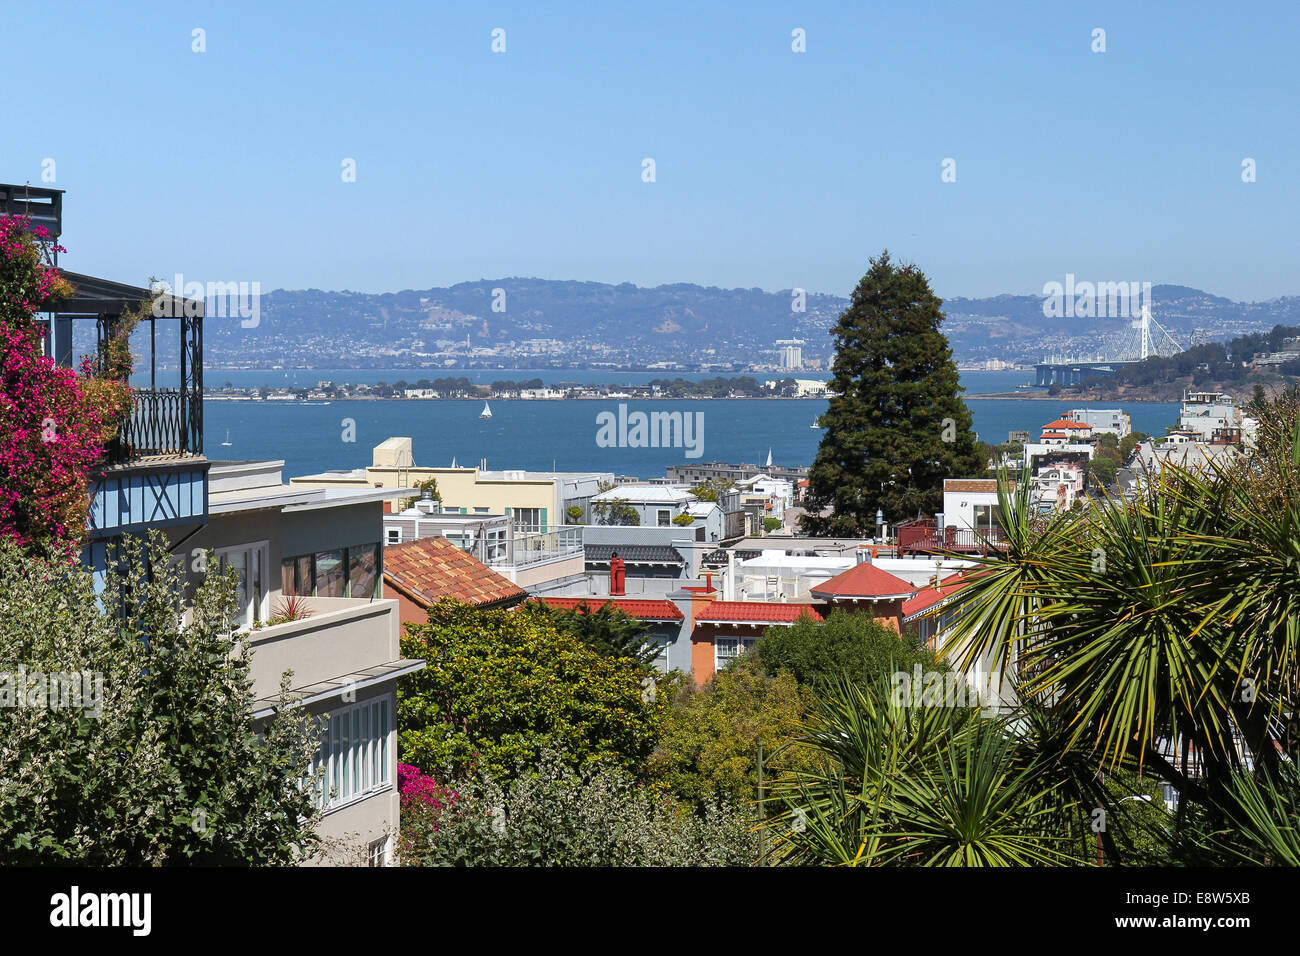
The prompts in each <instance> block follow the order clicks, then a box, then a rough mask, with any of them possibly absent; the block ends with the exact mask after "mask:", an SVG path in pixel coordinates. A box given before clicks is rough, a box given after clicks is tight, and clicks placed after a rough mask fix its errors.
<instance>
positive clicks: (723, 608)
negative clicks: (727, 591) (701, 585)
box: [695, 601, 824, 624]
mask: <svg viewBox="0 0 1300 956" xmlns="http://www.w3.org/2000/svg"><path fill="white" fill-rule="evenodd" d="M802 614H811V615H812V617H813V620H816V621H820V620H823V619H824V615H823V614H822V612H821V609H820V608H819V607H818V606H817V605H815V604H769V603H767V602H765V601H712V602H710V603H709V606H708V607H707V608H705V610H704V612H703V613H702V614H700V616H699V617H697V618H696V619H695V620H696V622H697V623H699V624H713V623H737V624H739V623H756V624H793V623H794V622H795V621H797V620H799V617H800V615H802Z"/></svg>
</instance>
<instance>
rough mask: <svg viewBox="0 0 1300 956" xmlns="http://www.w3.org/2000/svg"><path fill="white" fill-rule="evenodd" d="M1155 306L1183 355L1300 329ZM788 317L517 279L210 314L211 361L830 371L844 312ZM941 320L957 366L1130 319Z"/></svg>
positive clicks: (1091, 345)
mask: <svg viewBox="0 0 1300 956" xmlns="http://www.w3.org/2000/svg"><path fill="white" fill-rule="evenodd" d="M495 290H501V291H500V292H497V291H495ZM1152 298H1153V301H1154V312H1155V315H1156V317H1157V319H1158V320H1159V321H1160V323H1161V324H1162V325H1164V326H1165V328H1167V329H1169V330H1170V331H1171V332H1172V333H1173V334H1174V335H1175V336H1176V337H1178V338H1179V339H1180V342H1181V344H1183V345H1184V346H1187V345H1191V344H1194V343H1195V342H1200V341H1212V340H1223V339H1227V338H1230V337H1231V336H1234V335H1239V334H1242V333H1246V332H1255V331H1260V330H1265V329H1269V328H1272V327H1273V326H1274V325H1278V324H1282V325H1294V324H1300V297H1294V296H1293V297H1287V298H1283V299H1275V300H1272V301H1269V302H1257V303H1239V302H1233V301H1231V300H1229V299H1224V298H1221V297H1219V296H1213V295H1210V294H1208V293H1205V292H1201V291H1199V290H1196V289H1189V288H1186V287H1183V286H1156V287H1155V288H1154V289H1153V294H1152ZM793 303H794V298H793V295H792V292H791V290H783V291H778V292H765V291H763V290H761V289H720V288H716V287H712V286H709V287H705V286H698V285H692V284H687V283H678V284H674V285H661V286H656V287H654V288H641V287H639V286H635V285H632V284H631V283H623V284H621V285H609V284H606V283H600V282H576V281H567V280H547V279H531V278H517V277H516V278H504V279H482V280H479V281H477V282H462V283H459V284H457V285H454V286H451V287H450V288H430V289H423V290H406V291H402V292H391V293H382V294H369V293H358V292H349V291H342V292H327V291H322V290H319V289H307V290H286V289H277V290H275V291H273V292H269V293H265V294H263V296H262V298H261V303H260V321H259V324H258V325H257V327H255V328H251V329H246V328H243V327H242V325H241V323H240V321H239V320H238V319H237V318H221V317H218V316H215V315H212V314H210V317H209V319H208V320H207V321H206V322H205V346H204V347H205V357H206V360H207V362H208V363H209V364H212V365H260V366H266V365H272V364H283V365H290V366H291V365H307V366H319V367H328V366H335V367H371V368H373V367H418V366H426V367H431V368H441V367H447V368H451V367H472V366H476V365H477V366H488V367H497V366H502V367H505V368H552V367H554V368H564V367H591V366H611V367H625V368H643V367H646V366H650V365H654V364H656V363H660V364H665V363H666V367H667V368H673V367H681V368H692V369H693V368H698V367H701V366H705V367H716V368H718V369H720V370H725V369H728V368H732V369H742V368H745V367H747V366H748V365H750V364H774V363H775V361H776V356H775V351H774V349H775V346H774V343H775V342H776V341H777V340H778V339H789V338H799V339H802V340H804V342H805V344H804V346H803V354H804V357H805V359H821V360H822V363H823V368H824V367H825V365H826V363H827V362H828V361H829V358H830V355H831V348H832V341H831V338H830V336H829V334H828V333H829V330H830V328H831V326H832V325H833V324H834V322H835V320H836V318H837V317H838V316H839V314H840V313H841V312H842V311H843V310H844V309H845V308H846V307H847V305H848V300H846V299H843V298H840V297H838V296H830V295H820V294H815V293H809V294H807V296H806V300H805V302H804V311H801V312H800V311H794V309H793V308H792V304H793ZM494 304H495V305H496V308H495V309H494ZM944 311H945V313H946V315H947V321H946V325H945V331H946V332H947V333H948V336H949V339H950V341H951V342H952V344H953V349H954V352H955V353H956V355H957V357H958V359H959V360H962V361H971V360H981V359H986V358H1002V359H1006V360H1018V361H1036V360H1038V359H1039V358H1040V357H1041V355H1042V354H1043V353H1044V352H1046V351H1053V352H1058V353H1059V352H1076V353H1082V352H1095V351H1099V350H1101V349H1102V348H1103V347H1104V345H1105V344H1106V343H1107V342H1108V341H1110V340H1113V339H1114V338H1115V337H1117V336H1120V335H1122V334H1124V332H1125V331H1126V330H1127V329H1128V327H1129V322H1128V321H1127V320H1125V319H1090V320H1083V319H1074V318H1070V319H1053V318H1048V317H1046V316H1045V315H1044V313H1043V301H1042V297H1041V296H1030V295H1019V296H1018V295H998V296H992V297H989V298H983V299H971V298H963V297H956V298H952V299H949V300H948V301H947V302H946V303H945V305H944ZM211 312H212V310H211V309H210V313H211Z"/></svg>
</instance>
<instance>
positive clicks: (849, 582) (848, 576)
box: [808, 561, 916, 600]
mask: <svg viewBox="0 0 1300 956" xmlns="http://www.w3.org/2000/svg"><path fill="white" fill-rule="evenodd" d="M808 593H809V594H811V595H812V596H813V597H819V598H832V599H835V598H839V599H848V598H867V599H873V600H887V599H897V598H903V599H907V598H910V597H911V596H912V595H913V594H915V593H916V588H915V587H913V586H912V585H911V584H909V583H908V582H906V581H904V580H903V579H902V578H899V577H895V576H894V575H892V574H890V573H889V572H888V571H885V570H882V569H881V568H878V567H876V566H875V565H874V564H872V563H871V562H870V561H863V562H862V563H861V564H855V565H854V566H853V567H851V568H849V569H848V570H847V571H844V572H843V573H841V574H837V575H835V577H833V578H831V579H830V580H829V581H826V582H823V583H822V584H819V585H817V586H816V587H814V588H809V589H808Z"/></svg>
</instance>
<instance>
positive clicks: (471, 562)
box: [384, 537, 527, 607]
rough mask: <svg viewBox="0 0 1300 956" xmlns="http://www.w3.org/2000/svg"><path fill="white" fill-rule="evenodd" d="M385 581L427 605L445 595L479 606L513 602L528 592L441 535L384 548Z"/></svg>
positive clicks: (419, 602) (434, 602) (414, 599)
mask: <svg viewBox="0 0 1300 956" xmlns="http://www.w3.org/2000/svg"><path fill="white" fill-rule="evenodd" d="M384 581H385V583H386V584H390V585H392V586H393V587H395V588H397V590H399V591H402V592H403V593H405V594H406V595H407V596H408V597H409V598H411V600H413V601H415V602H416V603H417V604H421V605H424V606H426V607H427V606H428V605H430V604H436V603H437V602H438V601H439V600H440V599H441V598H451V599H452V600H453V601H462V602H464V603H465V604H473V605H475V606H476V607H495V606H509V605H511V604H518V603H519V602H520V601H521V600H523V598H524V597H525V595H526V594H527V592H526V591H524V589H523V588H521V587H519V586H518V585H516V584H512V583H511V582H510V580H509V579H508V578H505V577H502V576H501V575H500V574H497V573H496V572H495V571H493V570H492V569H491V568H489V567H488V566H487V565H486V564H483V563H482V562H481V561H479V560H478V559H477V558H475V557H474V556H473V555H471V554H466V553H465V552H464V551H462V550H461V549H460V548H458V547H456V546H455V545H454V544H452V543H451V542H450V541H448V540H447V539H446V538H441V537H439V538H421V539H420V540H418V541H410V542H407V543H406V544H391V545H388V546H387V547H386V548H384Z"/></svg>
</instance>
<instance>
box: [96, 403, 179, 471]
mask: <svg viewBox="0 0 1300 956" xmlns="http://www.w3.org/2000/svg"><path fill="white" fill-rule="evenodd" d="M202 453H203V395H202V393H201V392H199V391H198V390H197V389H195V388H189V389H176V388H160V389H140V390H132V392H131V413H130V415H129V416H128V417H127V420H126V421H125V422H124V423H123V425H122V427H121V429H120V430H119V432H118V435H117V438H116V439H115V440H114V441H112V442H111V443H110V444H109V446H108V448H107V449H106V451H105V456H106V458H107V461H108V464H110V465H121V464H126V463H127V462H130V461H133V460H135V459H138V458H157V457H175V456H180V455H200V454H202Z"/></svg>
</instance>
